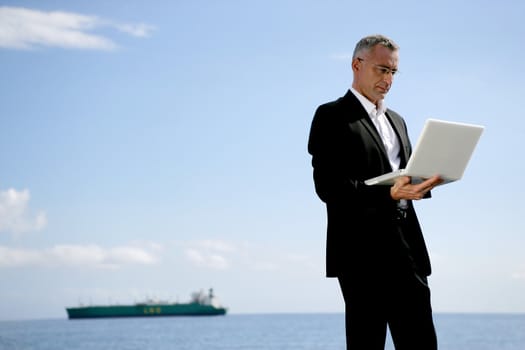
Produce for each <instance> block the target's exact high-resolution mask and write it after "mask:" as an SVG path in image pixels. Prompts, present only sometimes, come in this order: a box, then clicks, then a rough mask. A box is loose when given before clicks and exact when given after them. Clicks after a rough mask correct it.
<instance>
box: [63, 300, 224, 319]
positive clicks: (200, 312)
mask: <svg viewBox="0 0 525 350" xmlns="http://www.w3.org/2000/svg"><path fill="white" fill-rule="evenodd" d="M66 310H67V315H68V317H69V319H77V318H104V317H155V316H219V315H225V314H226V309H225V308H223V307H215V306H212V305H201V304H198V303H190V304H135V305H109V306H82V307H69V308H66Z"/></svg>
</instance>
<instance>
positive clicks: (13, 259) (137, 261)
mask: <svg viewBox="0 0 525 350" xmlns="http://www.w3.org/2000/svg"><path fill="white" fill-rule="evenodd" d="M157 261H158V259H157V257H156V254H154V253H153V252H150V251H148V250H146V249H144V248H141V247H135V246H132V245H130V246H119V247H114V248H102V247H100V246H98V245H95V244H90V245H67V244H63V245H56V246H54V247H52V248H49V249H45V250H36V249H14V248H9V247H5V246H0V268H2V267H3V268H5V267H18V266H34V265H44V266H57V265H58V266H60V265H64V266H76V267H91V268H102V269H118V268H121V267H123V266H124V265H153V264H155V263H157Z"/></svg>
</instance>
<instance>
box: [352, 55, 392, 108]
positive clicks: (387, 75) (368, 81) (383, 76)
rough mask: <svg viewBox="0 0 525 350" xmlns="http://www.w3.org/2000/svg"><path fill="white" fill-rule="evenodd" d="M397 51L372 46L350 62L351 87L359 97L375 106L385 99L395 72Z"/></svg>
mask: <svg viewBox="0 0 525 350" xmlns="http://www.w3.org/2000/svg"><path fill="white" fill-rule="evenodd" d="M398 60H399V54H398V51H392V50H390V49H389V48H386V47H384V46H382V45H376V46H374V47H373V48H372V49H371V50H370V51H369V52H366V53H364V54H363V55H362V56H361V55H358V56H357V57H356V58H355V59H354V60H353V61H352V70H353V72H354V82H353V84H352V87H353V88H354V89H356V90H357V91H358V92H359V93H361V95H363V96H365V97H366V98H368V99H369V100H370V101H371V102H372V103H374V104H377V102H378V101H379V100H382V99H384V98H385V96H386V94H387V93H388V91H389V90H390V87H391V86H392V81H393V80H394V74H395V73H396V72H397V63H398Z"/></svg>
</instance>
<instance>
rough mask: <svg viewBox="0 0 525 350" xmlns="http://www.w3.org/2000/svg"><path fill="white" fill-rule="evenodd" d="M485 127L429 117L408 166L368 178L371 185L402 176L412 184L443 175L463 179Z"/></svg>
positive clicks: (367, 182)
mask: <svg viewBox="0 0 525 350" xmlns="http://www.w3.org/2000/svg"><path fill="white" fill-rule="evenodd" d="M483 130H484V127H483V126H481V125H472V124H464V123H456V122H449V121H444V120H437V119H427V121H426V122H425V126H424V127H423V131H422V132H421V135H420V136H419V139H418V141H417V144H416V147H415V148H414V151H413V152H412V155H411V156H410V159H409V160H408V163H407V165H406V167H405V169H399V170H396V171H393V172H390V173H387V174H384V175H381V176H377V177H374V178H372V179H368V180H366V181H365V184H367V185H392V184H394V182H395V180H396V179H397V178H398V177H400V176H411V177H412V183H417V182H421V181H422V180H423V179H426V178H429V177H432V176H434V175H439V176H441V178H442V179H443V180H444V181H443V184H444V183H448V182H452V181H456V180H459V179H461V177H462V176H463V173H464V172H465V169H466V168H467V164H468V162H469V160H470V157H471V156H472V153H473V152H474V148H476V145H477V143H478V141H479V138H480V137H481V133H482V132H483Z"/></svg>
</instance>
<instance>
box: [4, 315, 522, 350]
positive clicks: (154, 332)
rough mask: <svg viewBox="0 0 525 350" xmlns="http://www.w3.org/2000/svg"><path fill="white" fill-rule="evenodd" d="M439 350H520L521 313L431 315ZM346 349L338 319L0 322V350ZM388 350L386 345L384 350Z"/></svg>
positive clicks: (270, 317) (245, 317)
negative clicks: (433, 316)
mask: <svg viewBox="0 0 525 350" xmlns="http://www.w3.org/2000/svg"><path fill="white" fill-rule="evenodd" d="M435 324H436V330H437V333H438V339H439V348H440V349H442V350H525V315H524V314H437V315H435ZM73 349H78V350H134V349H141V350H148V349H151V350H164V349H166V350H167V349H170V350H172V349H180V350H219V349H220V350H226V349H227V350H236V349H243V350H244V349H246V350H258V349H260V350H263V349H264V350H281V349H282V350H308V349H311V350H314V349H316V350H317V349H319V350H336V349H337V350H344V349H345V339H344V315H343V314H256V315H244V314H229V315H226V316H214V317H158V318H117V319H90V320H66V319H56V320H32V321H27V320H24V321H1V322H0V350H73ZM385 349H387V350H393V349H394V347H393V346H392V342H391V340H390V339H388V340H387V345H386V347H385Z"/></svg>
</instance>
